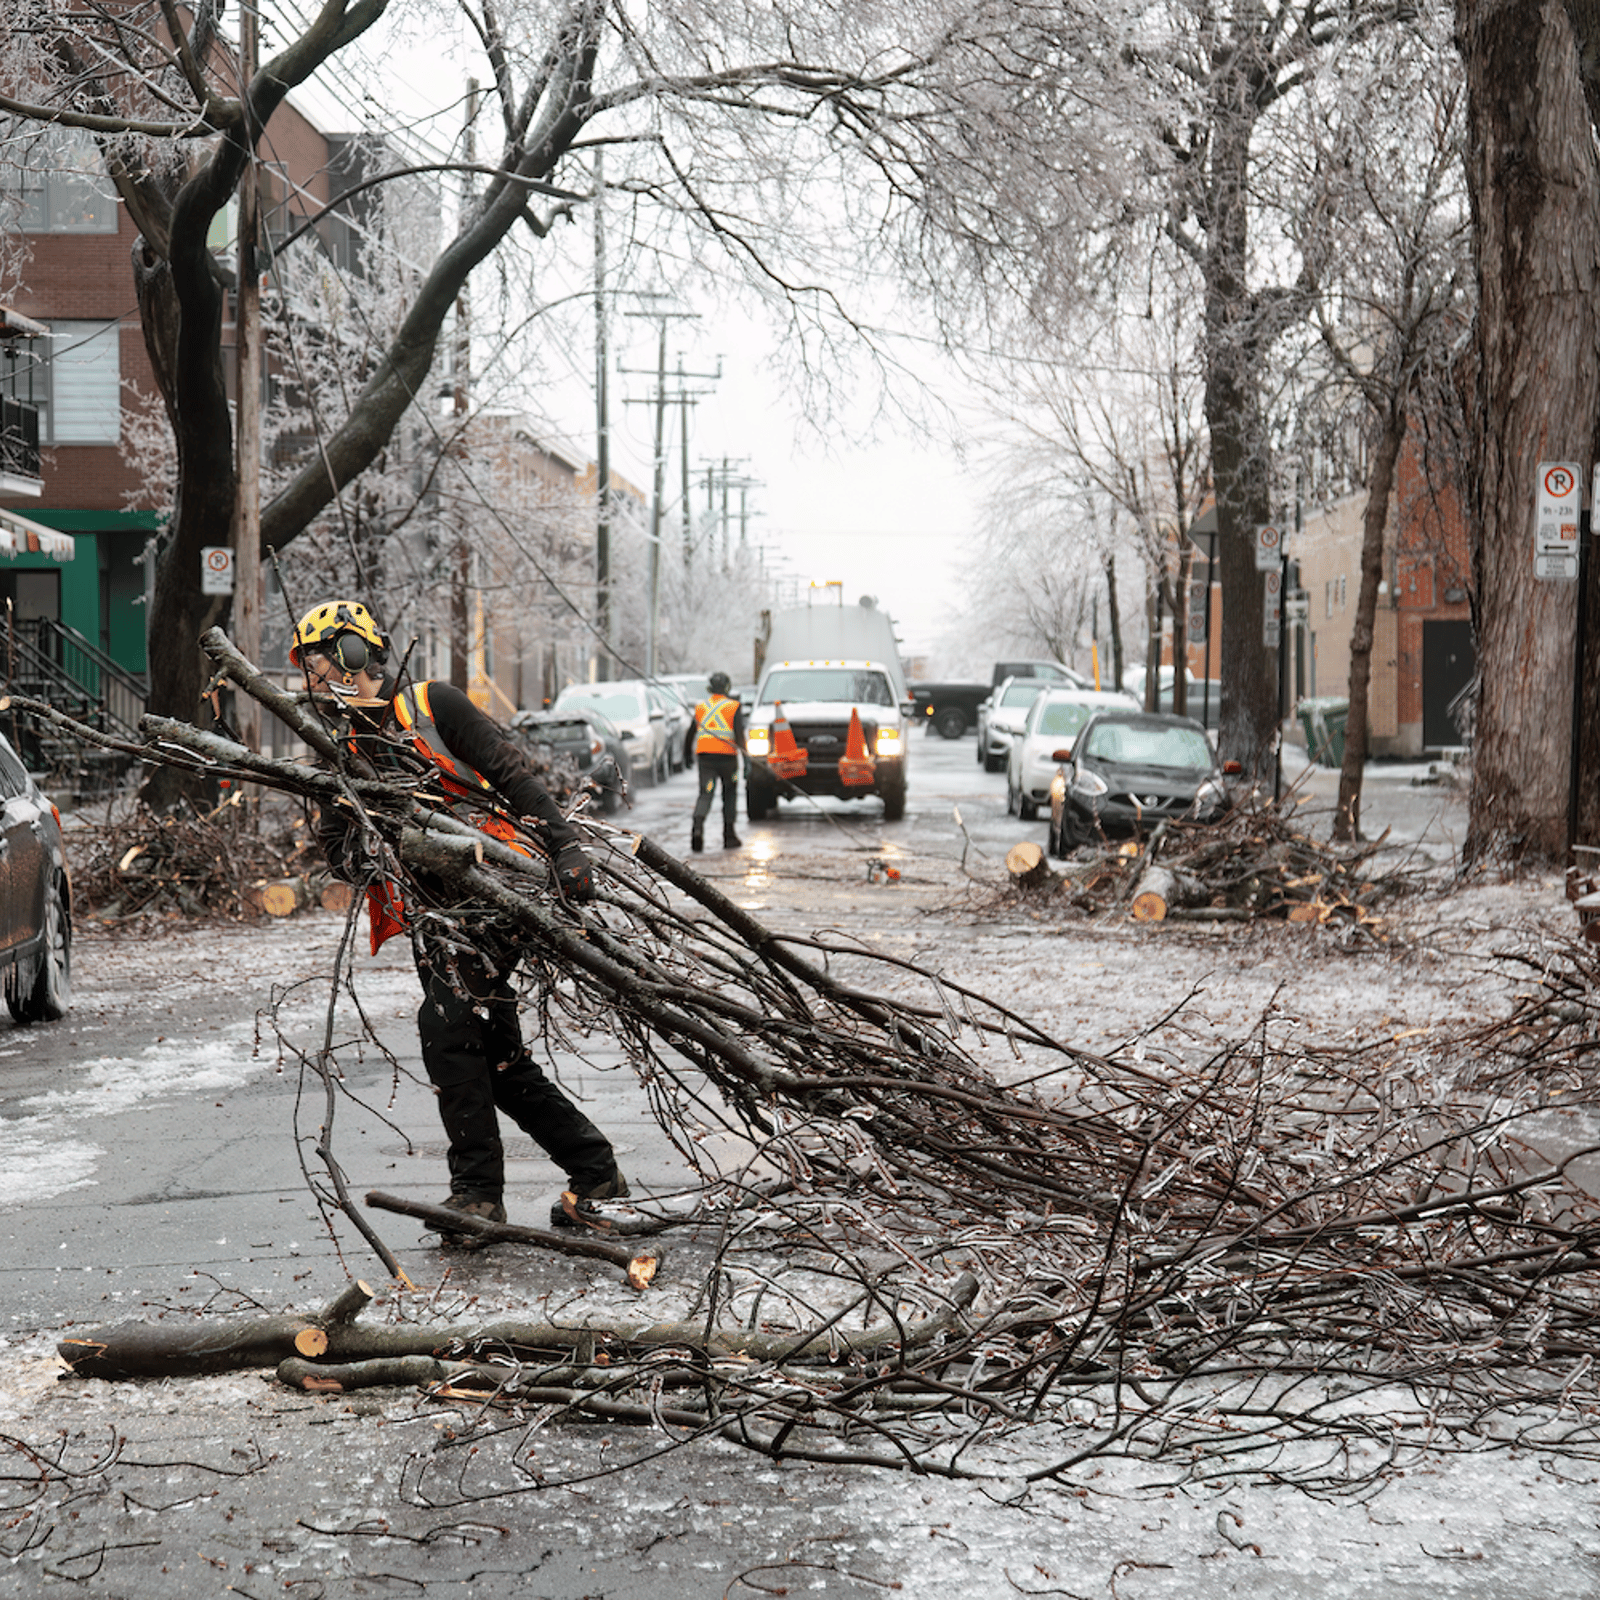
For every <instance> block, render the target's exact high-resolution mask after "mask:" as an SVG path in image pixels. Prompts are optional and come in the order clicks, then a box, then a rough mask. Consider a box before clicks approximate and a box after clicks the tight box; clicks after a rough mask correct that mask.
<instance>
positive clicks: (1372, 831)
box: [1283, 743, 1467, 863]
mask: <svg viewBox="0 0 1600 1600" xmlns="http://www.w3.org/2000/svg"><path fill="white" fill-rule="evenodd" d="M1466 776H1467V773H1466V769H1465V768H1461V769H1456V768H1453V767H1452V766H1451V765H1450V764H1449V763H1448V762H1446V761H1369V762H1367V764H1366V765H1365V767H1363V768H1362V774H1361V835H1362V837H1363V838H1365V839H1376V838H1378V837H1379V836H1380V835H1381V834H1383V833H1384V832H1385V831H1387V832H1388V834H1389V837H1390V840H1391V841H1392V842H1393V843H1395V844H1414V845H1416V846H1418V847H1419V848H1420V849H1421V851H1422V852H1423V854H1425V855H1426V856H1428V857H1429V859H1431V860H1434V861H1438V862H1440V863H1446V862H1454V861H1456V860H1458V859H1459V858H1460V854H1461V848H1462V846H1463V844H1464V843H1465V841H1466V836H1467V790H1466ZM1283 793H1284V794H1285V795H1288V794H1293V795H1294V796H1295V797H1296V798H1297V800H1298V802H1299V807H1300V810H1301V812H1302V813H1303V815H1304V816H1305V818H1306V820H1307V822H1308V824H1309V825H1310V826H1311V827H1313V828H1314V829H1315V830H1316V831H1318V832H1319V833H1322V834H1324V835H1326V833H1327V832H1328V831H1329V830H1330V829H1331V828H1332V825H1333V812H1334V807H1335V806H1336V804H1337V803H1338V799H1339V769H1338V768H1337V767H1320V766H1316V765H1314V764H1312V763H1311V762H1309V761H1308V760H1307V759H1306V752H1305V750H1304V748H1303V747H1302V746H1300V745H1294V744H1289V743H1285V744H1284V746H1283Z"/></svg>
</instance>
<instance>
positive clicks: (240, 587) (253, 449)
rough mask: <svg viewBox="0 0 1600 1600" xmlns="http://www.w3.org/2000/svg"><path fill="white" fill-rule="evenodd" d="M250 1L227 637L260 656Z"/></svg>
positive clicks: (245, 22) (250, 739)
mask: <svg viewBox="0 0 1600 1600" xmlns="http://www.w3.org/2000/svg"><path fill="white" fill-rule="evenodd" d="M255 7H256V0H244V4H243V6H242V8H241V10H240V13H239V77H240V85H239V99H240V103H241V104H242V105H243V106H244V108H245V118H246V122H245V137H246V138H247V139H248V140H249V141H250V159H249V160H248V161H247V162H246V164H245V169H244V176H243V177H242V178H241V179H240V181H239V259H238V288H237V290H236V292H235V296H234V357H235V363H234V364H235V369H236V370H235V373H234V383H235V389H236V391H237V419H238V431H237V437H236V438H235V440H234V445H235V449H236V451H237V459H236V462H235V489H234V511H233V617H232V627H233V642H234V643H235V644H236V645H238V647H239V651H240V654H242V655H243V656H244V658H245V659H246V660H247V661H260V659H261V263H260V262H259V260H258V259H257V255H256V240H257V237H258V235H259V232H260V227H261V191H260V188H259V186H258V184H257V179H256V159H255V145H256V137H257V134H258V132H259V130H258V129H257V128H256V127H255V125H254V123H253V122H252V121H251V120H250V115H249V113H250V85H251V83H252V82H253V81H254V79H255V75H256V65H257V57H258V55H259V53H260V35H259V32H258V21H259V19H258V17H257V13H256V9H255ZM234 698H235V706H234V720H235V722H236V724H237V728H238V733H239V739H240V742H241V743H242V744H244V745H245V746H246V747H247V748H249V749H251V750H259V749H260V748H261V707H260V705H259V703H258V702H257V701H255V700H254V699H252V698H251V697H250V696H249V695H247V694H241V695H236V696H235V697H234Z"/></svg>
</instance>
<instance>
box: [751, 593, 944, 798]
mask: <svg viewBox="0 0 1600 1600" xmlns="http://www.w3.org/2000/svg"><path fill="white" fill-rule="evenodd" d="M913 711H914V707H913V705H912V701H911V696H910V693H909V692H908V690H907V688H906V679H905V673H904V671H903V670H902V668H901V665H900V650H899V646H898V645H897V644H896V642H895V637H894V624H893V622H892V621H891V620H890V618H889V616H888V614H887V613H886V612H884V611H881V610H879V609H878V605H877V602H876V601H875V600H873V599H871V598H870V597H868V598H867V599H864V600H862V601H861V603H860V604H859V605H854V606H846V605H842V604H819V605H813V606H797V607H795V608H794V609H792V610H788V611H780V612H777V613H776V614H775V615H774V616H773V618H772V627H771V631H770V633H769V634H768V637H767V649H766V661H765V665H764V667H763V669H762V673H761V681H760V684H759V685H758V687H757V690H756V698H755V703H754V704H753V705H750V706H748V707H746V717H745V753H746V755H747V756H748V757H749V768H748V772H747V776H746V780H745V804H746V808H747V810H748V811H749V813H750V820H751V821H752V822H760V821H762V820H763V819H764V818H765V817H766V816H767V815H768V813H769V812H771V811H772V810H773V809H774V807H776V805H777V803H778V801H779V800H781V799H792V798H794V797H795V796H797V795H833V796H835V797H836V798H838V799H843V800H863V799H867V798H869V797H870V796H873V795H876V796H877V797H878V799H880V800H881V801H882V802H883V815H884V820H885V821H886V822H898V821H899V820H900V819H901V818H902V817H903V816H904V815H905V810H906V751H907V747H908V745H909V743H910V740H909V739H908V737H907V735H908V733H909V732H910V723H911V717H912V714H913ZM852 720H853V721H854V723H855V725H856V727H857V728H859V730H860V731H859V740H858V741H857V740H856V735H855V733H854V732H853V730H852ZM791 738H792V741H793V743H792V746H791V744H790V739H791ZM853 741H855V745H854V748H853V747H852V745H853Z"/></svg>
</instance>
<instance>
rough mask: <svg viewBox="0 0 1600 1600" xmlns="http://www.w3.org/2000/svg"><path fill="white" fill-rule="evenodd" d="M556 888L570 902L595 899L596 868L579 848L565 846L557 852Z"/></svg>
mask: <svg viewBox="0 0 1600 1600" xmlns="http://www.w3.org/2000/svg"><path fill="white" fill-rule="evenodd" d="M556 886H557V887H558V888H559V889H560V890H561V892H562V893H563V894H564V895H565V896H566V897H567V898H568V899H569V900H593V899H594V867H593V866H592V865H591V864H590V861H589V858H588V856H586V855H585V854H584V853H583V851H582V850H581V849H580V848H579V846H577V845H575V844H564V845H562V847H561V848H560V850H559V851H557V852H556Z"/></svg>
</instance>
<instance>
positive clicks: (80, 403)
mask: <svg viewBox="0 0 1600 1600" xmlns="http://www.w3.org/2000/svg"><path fill="white" fill-rule="evenodd" d="M119 343H120V330H119V327H118V325H117V324H116V323H115V322H62V321H60V320H58V319H52V320H51V323H50V354H49V356H48V358H47V360H46V362H45V371H44V390H45V396H44V399H43V401H42V403H41V404H40V407H39V423H40V427H39V433H40V440H41V442H42V443H44V444H50V445H56V444H116V443H117V442H118V440H119V438H120V437H121V428H122V362H121V352H120V349H119Z"/></svg>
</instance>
